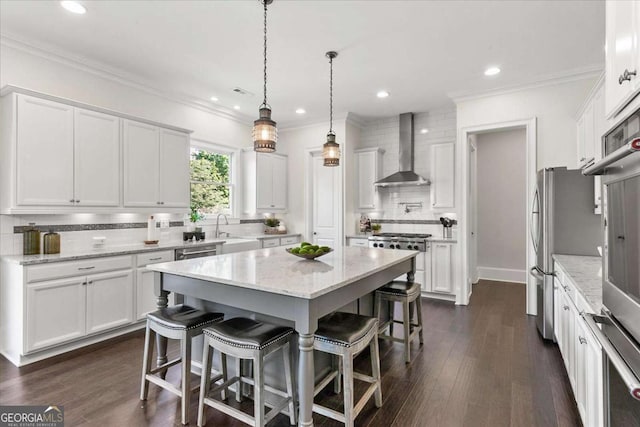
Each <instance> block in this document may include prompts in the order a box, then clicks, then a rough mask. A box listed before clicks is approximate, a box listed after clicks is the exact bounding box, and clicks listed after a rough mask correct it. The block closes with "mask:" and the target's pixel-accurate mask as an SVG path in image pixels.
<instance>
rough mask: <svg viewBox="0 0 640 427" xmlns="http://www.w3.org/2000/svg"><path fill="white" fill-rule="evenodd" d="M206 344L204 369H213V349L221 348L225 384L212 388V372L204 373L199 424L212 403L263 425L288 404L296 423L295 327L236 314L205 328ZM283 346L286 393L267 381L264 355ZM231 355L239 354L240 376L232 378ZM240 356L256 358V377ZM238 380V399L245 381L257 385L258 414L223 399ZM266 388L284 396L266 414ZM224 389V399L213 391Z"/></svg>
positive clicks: (241, 419)
mask: <svg viewBox="0 0 640 427" xmlns="http://www.w3.org/2000/svg"><path fill="white" fill-rule="evenodd" d="M203 333H204V338H205V339H204V348H203V352H202V363H203V366H204V368H203V369H210V366H211V363H212V359H213V352H214V350H218V351H219V352H220V356H221V360H222V384H221V385H219V386H217V387H214V388H213V389H210V387H211V382H210V378H209V377H208V376H203V377H202V379H201V383H200V399H199V401H198V426H203V425H205V417H204V415H205V405H207V406H211V407H212V408H215V409H217V410H219V411H221V412H224V413H225V414H227V415H230V416H232V417H234V418H236V419H238V420H240V421H242V422H244V423H247V424H249V425H254V426H259V427H262V426H264V425H265V424H266V423H268V422H269V421H270V420H271V419H272V418H273V417H275V416H276V415H278V413H280V412H281V411H283V410H284V408H286V407H287V406H288V412H289V421H290V423H291V425H295V424H296V411H295V401H294V396H293V383H292V371H291V360H290V355H289V347H290V341H291V337H292V336H293V329H291V328H288V327H285V326H276V325H271V324H269V323H265V322H259V321H256V320H253V319H248V318H244V317H236V318H233V319H229V320H225V321H224V322H220V323H216V324H215V325H212V326H210V327H209V328H206V329H204V331H203ZM278 350H282V356H283V359H284V377H285V383H286V388H287V391H286V393H285V392H283V391H281V390H277V389H275V388H273V387H270V386H268V385H266V384H265V383H264V359H265V357H266V356H267V355H269V354H271V353H273V352H275V351H278ZM227 356H231V357H235V358H236V360H237V363H236V376H235V377H233V378H228V375H227ZM240 359H249V360H251V361H252V362H253V370H254V374H253V379H252V378H247V377H245V376H243V374H242V370H241V363H240ZM234 383H235V384H236V400H237V401H238V402H240V400H241V399H242V392H241V388H242V384H243V383H244V384H249V385H251V386H253V401H254V416H253V417H252V416H250V415H248V414H246V413H245V412H242V411H240V410H239V409H236V408H234V407H232V406H229V405H228V404H226V403H224V402H223V400H226V398H227V388H228V387H229V386H230V385H231V384H234ZM265 390H266V391H269V392H270V393H273V394H275V395H277V396H280V397H283V399H282V400H281V401H280V402H279V403H276V404H274V405H271V406H272V409H271V410H270V411H269V412H268V413H267V414H265V412H264V406H265V393H264V392H265ZM217 391H221V394H222V396H221V397H222V400H219V399H216V398H214V397H213V396H212V394H214V393H216V392H217Z"/></svg>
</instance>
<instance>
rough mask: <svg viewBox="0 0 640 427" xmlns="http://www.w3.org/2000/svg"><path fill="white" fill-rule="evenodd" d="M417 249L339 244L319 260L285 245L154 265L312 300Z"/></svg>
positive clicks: (156, 268)
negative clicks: (288, 251) (297, 255)
mask: <svg viewBox="0 0 640 427" xmlns="http://www.w3.org/2000/svg"><path fill="white" fill-rule="evenodd" d="M418 253H419V252H417V251H381V250H379V249H369V248H363V247H339V248H336V249H335V250H334V251H333V252H330V253H328V254H326V255H324V256H322V257H320V258H317V259H316V260H314V261H309V260H305V259H302V258H299V257H296V256H294V255H291V254H289V253H287V252H285V251H284V250H283V249H282V248H268V249H258V250H253V251H245V252H236V253H231V254H223V255H218V256H215V257H209V258H194V259H188V260H183V261H175V262H165V263H160V264H153V265H150V266H148V267H147V268H148V269H150V270H154V271H159V272H161V273H168V274H174V275H178V276H183V277H190V278H194V279H200V280H206V281H210V282H217V283H224V284H228V285H233V286H238V287H243V288H250V289H257V290H261V291H265V292H269V293H274V294H279V295H290V296H295V297H298V298H304V299H313V298H317V297H319V296H321V295H324V294H327V293H329V292H331V291H333V290H335V289H338V288H340V287H342V286H345V285H348V284H349V283H352V282H355V281H357V280H359V279H362V278H364V277H368V276H370V275H372V274H374V273H376V272H379V271H382V270H384V269H386V268H389V267H391V266H393V265H396V264H399V263H401V262H403V261H405V260H408V259H411V258H413V257H415V256H416V255H418Z"/></svg>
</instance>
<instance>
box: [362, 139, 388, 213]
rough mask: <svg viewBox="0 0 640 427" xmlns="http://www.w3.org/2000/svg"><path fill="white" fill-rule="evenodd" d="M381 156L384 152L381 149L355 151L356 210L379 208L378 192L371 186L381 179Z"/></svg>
mask: <svg viewBox="0 0 640 427" xmlns="http://www.w3.org/2000/svg"><path fill="white" fill-rule="evenodd" d="M383 154H384V150H383V149H381V148H362V149H359V150H355V156H356V168H357V181H356V185H357V197H358V204H357V208H358V209H363V210H364V209H377V208H379V207H380V200H379V197H378V192H377V190H376V187H375V186H374V185H373V184H374V183H375V182H376V181H378V180H379V179H380V178H381V177H382V155H383Z"/></svg>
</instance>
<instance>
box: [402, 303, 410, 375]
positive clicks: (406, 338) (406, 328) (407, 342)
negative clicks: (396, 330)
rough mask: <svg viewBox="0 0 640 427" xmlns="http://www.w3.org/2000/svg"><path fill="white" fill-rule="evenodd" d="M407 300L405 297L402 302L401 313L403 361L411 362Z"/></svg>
mask: <svg viewBox="0 0 640 427" xmlns="http://www.w3.org/2000/svg"><path fill="white" fill-rule="evenodd" d="M409 306H410V304H409V301H407V300H406V299H405V300H404V301H403V302H402V315H403V323H404V325H402V326H404V361H405V363H409V362H411V340H410V339H409V337H410V335H411V317H410V312H409Z"/></svg>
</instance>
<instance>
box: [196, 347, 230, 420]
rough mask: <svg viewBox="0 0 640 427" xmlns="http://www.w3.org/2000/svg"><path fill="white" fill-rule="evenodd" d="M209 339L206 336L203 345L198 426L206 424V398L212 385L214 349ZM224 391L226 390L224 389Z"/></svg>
mask: <svg viewBox="0 0 640 427" xmlns="http://www.w3.org/2000/svg"><path fill="white" fill-rule="evenodd" d="M209 347H210V346H209V341H208V340H207V339H206V338H205V339H204V345H203V346H202V365H203V366H202V372H201V375H200V395H199V398H198V426H199V427H202V426H203V425H204V424H205V418H204V411H205V407H204V398H205V397H207V394H208V393H209V388H210V387H211V376H210V374H209V373H210V372H211V361H212V360H213V349H210V348H209ZM223 393H224V390H223Z"/></svg>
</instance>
